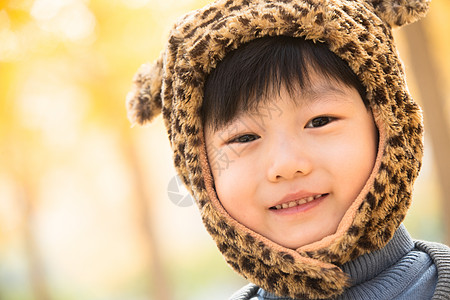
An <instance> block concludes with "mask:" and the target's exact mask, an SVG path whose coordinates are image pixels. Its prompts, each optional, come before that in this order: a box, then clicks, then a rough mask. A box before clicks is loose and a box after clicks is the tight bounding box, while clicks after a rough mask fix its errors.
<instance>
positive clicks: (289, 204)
mask: <svg viewBox="0 0 450 300" xmlns="http://www.w3.org/2000/svg"><path fill="white" fill-rule="evenodd" d="M326 195H328V194H320V195H315V196H309V197H305V198H302V199H298V200H295V201H290V202H286V203H282V204H278V205H275V206H272V207H270V209H275V210H278V209H285V208H291V207H295V206H299V205H302V204H306V203H308V202H311V201H313V200H316V199H318V198H320V197H323V196H326Z"/></svg>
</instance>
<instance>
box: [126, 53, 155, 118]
mask: <svg viewBox="0 0 450 300" xmlns="http://www.w3.org/2000/svg"><path fill="white" fill-rule="evenodd" d="M162 59H163V56H162V55H160V57H159V59H157V60H156V61H155V62H154V63H151V64H150V63H147V64H143V65H142V66H141V67H140V68H139V69H138V71H137V72H136V75H134V78H133V86H132V88H131V91H130V92H129V93H128V95H127V101H126V104H127V111H128V119H129V120H130V121H131V123H132V124H133V125H134V124H136V123H137V124H139V125H143V124H144V123H146V122H150V121H151V120H152V119H153V118H154V117H156V116H157V115H159V114H160V113H161V106H162V103H161V101H162V100H161V86H162V77H163V68H162V66H163V64H162Z"/></svg>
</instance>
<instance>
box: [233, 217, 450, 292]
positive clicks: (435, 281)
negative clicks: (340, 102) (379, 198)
mask: <svg viewBox="0 0 450 300" xmlns="http://www.w3.org/2000/svg"><path fill="white" fill-rule="evenodd" d="M342 269H343V271H344V272H346V273H347V274H349V276H350V278H351V282H352V286H351V287H350V288H348V289H347V290H346V291H345V292H344V293H343V294H342V295H340V296H339V297H337V298H336V300H393V299H397V300H403V299H404V300H406V299H407V300H426V299H433V300H435V299H450V248H449V247H447V246H445V245H442V244H438V243H431V242H423V241H413V240H412V239H411V237H410V235H409V234H408V232H407V231H406V229H405V227H404V226H403V225H402V226H400V228H399V229H398V230H397V232H396V233H395V235H394V237H393V238H392V240H391V241H390V242H389V243H388V244H387V245H386V247H384V248H383V249H380V250H378V251H375V252H372V253H368V254H366V255H363V256H360V257H358V258H357V259H355V260H353V261H350V262H348V263H346V264H344V265H343V266H342ZM275 299H276V300H292V299H291V298H285V297H277V296H275V295H272V294H270V293H268V292H266V291H264V290H263V289H261V288H259V287H258V286H256V285H254V284H249V285H247V286H245V287H244V288H242V289H241V290H239V291H238V292H236V293H235V294H234V295H233V296H232V297H231V298H230V300H275Z"/></svg>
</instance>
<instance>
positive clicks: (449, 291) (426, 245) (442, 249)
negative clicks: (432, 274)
mask: <svg viewBox="0 0 450 300" xmlns="http://www.w3.org/2000/svg"><path fill="white" fill-rule="evenodd" d="M414 244H415V246H416V248H417V249H419V250H420V251H423V252H425V253H427V254H428V255H429V256H430V257H431V259H432V261H433V263H434V265H435V266H436V268H437V273H438V281H437V285H436V290H435V292H434V296H433V300H443V299H450V248H449V247H448V246H447V245H444V244H440V243H435V242H427V241H415V242H414Z"/></svg>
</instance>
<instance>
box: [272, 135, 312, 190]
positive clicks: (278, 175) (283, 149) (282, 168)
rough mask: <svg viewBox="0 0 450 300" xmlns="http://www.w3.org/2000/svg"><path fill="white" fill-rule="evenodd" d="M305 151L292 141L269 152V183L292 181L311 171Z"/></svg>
mask: <svg viewBox="0 0 450 300" xmlns="http://www.w3.org/2000/svg"><path fill="white" fill-rule="evenodd" d="M306 152H307V151H306V150H305V149H304V148H303V147H301V146H300V145H298V144H297V143H295V142H292V141H285V142H282V143H281V144H278V146H274V147H272V148H271V149H270V151H269V157H268V161H267V162H268V168H267V178H268V180H269V181H271V182H278V181H281V180H290V179H294V178H296V177H297V176H305V175H308V174H309V173H310V172H311V171H312V167H313V165H312V161H311V158H310V157H309V155H308V154H307V153H306Z"/></svg>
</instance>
